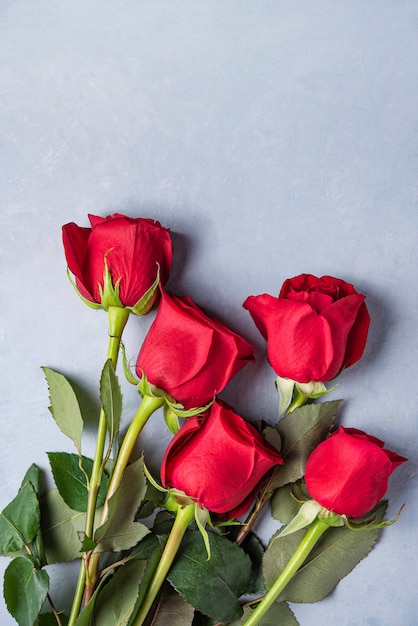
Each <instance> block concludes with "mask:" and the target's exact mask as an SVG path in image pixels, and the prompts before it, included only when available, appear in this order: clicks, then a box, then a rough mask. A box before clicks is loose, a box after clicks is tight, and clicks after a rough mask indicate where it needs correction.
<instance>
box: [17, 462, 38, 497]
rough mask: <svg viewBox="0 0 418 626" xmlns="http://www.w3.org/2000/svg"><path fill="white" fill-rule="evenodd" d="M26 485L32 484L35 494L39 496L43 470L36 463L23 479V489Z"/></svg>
mask: <svg viewBox="0 0 418 626" xmlns="http://www.w3.org/2000/svg"><path fill="white" fill-rule="evenodd" d="M25 483H30V484H31V485H32V487H33V490H34V492H35V493H36V494H37V495H39V492H40V490H41V470H40V469H39V467H38V466H37V465H35V463H32V465H31V466H30V468H29V469H28V471H27V472H26V474H25V476H24V477H23V480H22V484H21V487H23V485H24V484H25Z"/></svg>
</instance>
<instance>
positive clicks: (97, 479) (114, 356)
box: [68, 306, 129, 626]
mask: <svg viewBox="0 0 418 626" xmlns="http://www.w3.org/2000/svg"><path fill="white" fill-rule="evenodd" d="M128 317H129V310H128V309H125V308H122V307H115V306H110V307H109V308H108V323H109V343H108V348H107V358H108V359H111V361H112V365H113V367H114V368H115V369H116V365H117V362H118V355H119V346H120V341H121V338H122V333H123V330H124V328H125V325H126V322H127V321H128ZM105 440H106V418H105V414H104V411H103V408H101V409H100V415H99V424H98V427H97V438H96V451H95V455H94V460H93V469H92V472H91V477H90V482H89V488H88V496H87V512H86V524H85V534H86V536H87V537H91V536H92V534H93V525H94V514H95V511H96V502H97V494H98V492H99V488H100V483H101V479H102V471H103V468H102V461H103V452H104V446H105ZM85 580H86V569H85V563H84V557H83V559H82V562H81V564H80V571H79V575H78V581H77V586H76V590H75V593H74V599H73V605H72V607H71V613H70V617H69V620H68V626H73V624H74V622H75V620H76V618H77V616H78V613H79V611H80V607H81V602H82V600H83V594H84V585H85Z"/></svg>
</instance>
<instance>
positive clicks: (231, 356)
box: [136, 290, 254, 408]
mask: <svg viewBox="0 0 418 626" xmlns="http://www.w3.org/2000/svg"><path fill="white" fill-rule="evenodd" d="M161 291H162V295H161V302H160V305H159V307H158V312H157V315H156V318H155V320H154V322H153V323H152V325H151V327H150V329H149V331H148V334H147V336H146V337H145V340H144V343H143V344H142V348H141V350H140V352H139V355H138V359H137V363H136V371H137V374H138V376H140V377H142V372H144V373H145V376H146V377H147V380H148V382H150V383H152V384H153V385H155V386H156V387H158V388H159V389H161V390H163V391H165V392H166V393H168V394H169V395H170V396H171V397H172V398H174V400H175V401H176V402H178V403H181V404H182V405H183V406H184V407H185V408H191V407H199V406H203V405H205V404H206V403H207V402H209V401H211V400H213V397H214V396H215V394H217V393H220V392H221V391H222V389H224V387H225V386H226V385H227V383H228V382H229V381H230V379H231V378H232V377H233V376H234V375H235V374H236V373H237V372H238V371H239V370H240V369H241V368H242V367H244V365H246V364H247V363H248V362H249V361H253V360H254V355H253V348H252V346H251V345H250V344H249V343H248V342H247V341H245V339H243V338H242V337H241V336H240V335H237V334H236V333H234V332H233V331H232V330H230V329H229V328H227V327H226V326H224V325H223V324H221V323H220V322H218V321H217V320H215V319H213V318H210V317H208V316H207V315H206V314H205V313H204V312H203V311H202V309H200V308H199V307H198V306H197V305H196V304H194V302H192V300H191V299H190V298H188V297H179V296H175V295H174V294H168V293H167V292H165V291H164V290H161Z"/></svg>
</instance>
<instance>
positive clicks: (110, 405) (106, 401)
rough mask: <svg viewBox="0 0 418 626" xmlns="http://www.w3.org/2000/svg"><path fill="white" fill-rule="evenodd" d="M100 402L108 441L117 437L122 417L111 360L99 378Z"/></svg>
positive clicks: (120, 396)
mask: <svg viewBox="0 0 418 626" xmlns="http://www.w3.org/2000/svg"><path fill="white" fill-rule="evenodd" d="M100 400H101V403H102V407H103V411H104V414H105V418H106V426H107V430H108V432H109V437H110V441H111V442H113V441H114V440H115V438H116V437H117V435H118V432H119V425H120V419H121V415H122V393H121V390H120V385H119V381H118V378H117V376H116V373H115V370H114V367H113V365H112V360H111V359H108V360H107V361H106V363H105V365H104V367H103V370H102V375H101V378H100Z"/></svg>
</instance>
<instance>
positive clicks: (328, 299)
mask: <svg viewBox="0 0 418 626" xmlns="http://www.w3.org/2000/svg"><path fill="white" fill-rule="evenodd" d="M364 300H365V296H362V295H361V294H359V293H357V291H356V290H355V289H354V287H353V285H350V284H349V283H346V282H344V281H343V280H341V279H339V278H333V277H332V276H323V277H322V278H317V277H316V276H312V275H311V274H301V275H300V276H296V277H295V278H290V279H288V280H286V281H285V282H284V284H283V287H282V289H281V291H280V295H279V297H278V298H275V297H273V296H270V295H268V294H264V295H260V296H250V297H249V298H247V300H246V301H245V302H244V305H243V306H244V308H245V309H247V310H248V311H249V312H250V314H251V316H252V318H253V320H254V322H255V324H256V326H257V328H258V330H259V331H260V332H261V334H262V335H263V337H264V338H265V339H266V340H267V354H268V359H269V361H270V364H271V366H272V367H273V369H274V370H275V372H276V373H277V374H278V376H279V377H281V378H289V379H291V380H294V381H297V382H299V383H309V382H311V381H317V382H323V383H324V382H326V381H329V380H331V379H332V378H334V377H335V376H336V375H337V374H338V373H339V372H340V371H341V370H342V369H343V368H346V367H349V366H350V365H353V364H354V363H356V361H358V360H359V358H360V357H361V355H362V354H363V351H364V347H365V345H366V339H367V333H368V329H369V324H370V317H369V313H368V311H367V307H366V304H365V302H364Z"/></svg>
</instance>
